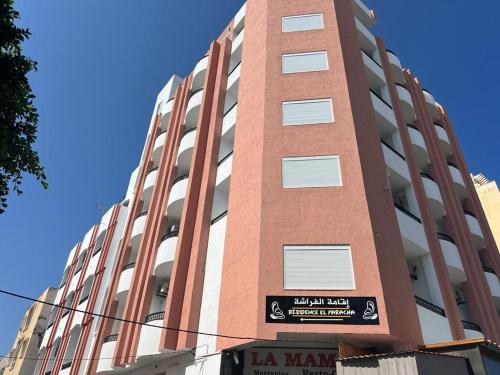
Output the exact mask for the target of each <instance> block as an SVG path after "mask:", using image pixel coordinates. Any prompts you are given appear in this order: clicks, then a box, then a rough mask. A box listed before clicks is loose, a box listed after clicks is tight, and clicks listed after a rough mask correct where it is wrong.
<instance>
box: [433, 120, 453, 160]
mask: <svg viewBox="0 0 500 375" xmlns="http://www.w3.org/2000/svg"><path fill="white" fill-rule="evenodd" d="M434 128H435V129H436V133H437V136H438V139H439V148H440V149H441V152H442V153H443V156H444V157H445V159H446V158H448V156H450V154H451V143H450V138H448V133H447V132H446V129H445V128H443V127H442V126H441V125H439V124H434Z"/></svg>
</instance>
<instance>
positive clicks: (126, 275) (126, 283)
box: [116, 263, 135, 301]
mask: <svg viewBox="0 0 500 375" xmlns="http://www.w3.org/2000/svg"><path fill="white" fill-rule="evenodd" d="M134 268H135V263H130V264H127V265H126V266H125V267H123V269H122V274H121V275H120V281H119V282H118V287H117V289H116V299H117V300H118V301H124V300H125V298H126V296H127V293H128V291H129V289H130V285H132V278H133V277H134Z"/></svg>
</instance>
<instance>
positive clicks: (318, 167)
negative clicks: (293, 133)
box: [281, 155, 342, 188]
mask: <svg viewBox="0 0 500 375" xmlns="http://www.w3.org/2000/svg"><path fill="white" fill-rule="evenodd" d="M281 169H282V171H281V172H282V185H283V187H284V188H313V187H329V186H342V178H341V173H340V163H339V157H338V155H326V156H308V157H290V158H283V159H282V168H281Z"/></svg>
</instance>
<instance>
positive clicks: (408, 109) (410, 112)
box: [396, 84, 416, 123]
mask: <svg viewBox="0 0 500 375" xmlns="http://www.w3.org/2000/svg"><path fill="white" fill-rule="evenodd" d="M396 89H397V92H398V96H399V101H400V103H401V108H402V110H403V114H404V117H405V121H406V122H410V123H411V122H413V121H414V120H415V118H416V115H415V108H414V107H413V100H412V98H411V94H410V92H409V91H408V90H407V89H406V87H404V86H402V85H400V84H397V85H396Z"/></svg>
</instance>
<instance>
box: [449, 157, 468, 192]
mask: <svg viewBox="0 0 500 375" xmlns="http://www.w3.org/2000/svg"><path fill="white" fill-rule="evenodd" d="M448 169H449V170H450V173H451V178H452V180H453V185H454V186H455V190H456V191H457V194H458V196H459V197H460V199H465V198H466V197H467V190H466V188H465V182H464V179H463V177H462V173H461V172H460V169H458V167H457V166H456V165H455V164H452V163H448Z"/></svg>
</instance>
